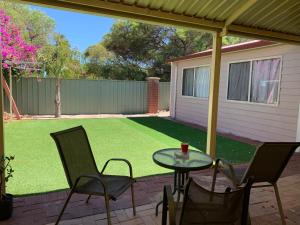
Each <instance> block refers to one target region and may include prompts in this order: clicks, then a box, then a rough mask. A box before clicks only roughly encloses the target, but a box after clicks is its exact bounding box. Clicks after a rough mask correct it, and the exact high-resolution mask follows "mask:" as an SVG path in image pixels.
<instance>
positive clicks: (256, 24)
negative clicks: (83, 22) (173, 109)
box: [0, 0, 300, 189]
mask: <svg viewBox="0 0 300 225" xmlns="http://www.w3.org/2000/svg"><path fill="white" fill-rule="evenodd" d="M18 1H19V2H23V3H30V4H37V5H41V6H46V7H55V8H62V9H68V10H75V11H80V12H85V13H92V14H99V15H107V16H112V17H120V18H128V19H134V20H137V21H145V22H149V23H154V24H164V25H173V26H180V27H186V28H193V29H198V30H205V31H209V32H212V33H213V50H212V63H211V80H210V92H209V108H208V129H207V152H208V153H209V154H210V155H211V156H212V157H213V158H215V157H216V130H217V114H218V96H219V83H220V62H221V46H222V36H224V35H228V34H230V35H239V36H246V37H252V38H255V39H265V40H270V41H275V42H285V43H291V44H298V45H299V44H300V1H299V0H259V1H258V0H197V1H196V0H51V1H48V0H18ZM0 57H1V54H0ZM0 60H1V58H0ZM1 66H2V64H1ZM0 70H1V71H2V68H1V67H0ZM1 71H0V76H1V73H2V72H1ZM1 87H2V79H0V89H1ZM173 94H174V93H171V95H173ZM1 105H3V96H2V92H0V106H1ZM0 118H3V107H0ZM3 127H4V126H3V120H1V121H0V156H1V155H3V154H4V147H5V146H4V130H3ZM1 188H3V189H4V185H3V186H2V187H1Z"/></svg>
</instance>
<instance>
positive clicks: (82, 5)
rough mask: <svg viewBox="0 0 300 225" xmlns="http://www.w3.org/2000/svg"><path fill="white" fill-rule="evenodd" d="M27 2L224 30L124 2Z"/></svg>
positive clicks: (213, 23)
mask: <svg viewBox="0 0 300 225" xmlns="http://www.w3.org/2000/svg"><path fill="white" fill-rule="evenodd" d="M19 1H21V2H25V3H31V4H36V5H42V6H45V7H56V8H65V9H71V10H73V11H79V12H89V13H92V14H98V15H106V16H110V17H118V18H120V17H121V18H129V19H133V20H138V21H144V22H145V21H148V22H150V23H154V24H166V25H174V26H181V27H189V28H193V29H199V30H206V31H210V32H214V31H220V30H222V28H223V26H224V23H223V22H218V21H210V20H207V19H202V18H196V17H192V16H186V15H180V14H175V13H170V12H165V11H162V10H157V9H150V8H144V7H139V6H136V5H126V4H123V3H122V2H108V1H101V0H64V1H62V0H52V1H47V0H19Z"/></svg>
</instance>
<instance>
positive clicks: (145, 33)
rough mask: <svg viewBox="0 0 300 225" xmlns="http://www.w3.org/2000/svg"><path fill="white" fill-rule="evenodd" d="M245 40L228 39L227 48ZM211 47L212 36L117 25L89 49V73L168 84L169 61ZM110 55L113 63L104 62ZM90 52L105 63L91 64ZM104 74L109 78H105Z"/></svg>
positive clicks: (184, 30)
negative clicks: (156, 80)
mask: <svg viewBox="0 0 300 225" xmlns="http://www.w3.org/2000/svg"><path fill="white" fill-rule="evenodd" d="M245 40H246V39H241V38H237V37H225V38H224V39H223V43H224V44H225V45H227V44H234V43H238V42H242V41H245ZM103 47H105V48H106V50H105V49H103ZM211 47H212V35H211V34H209V33H204V32H200V31H195V30H187V29H180V28H173V27H163V26H157V25H150V24H145V23H138V22H130V21H117V22H116V23H115V24H114V25H113V26H112V28H111V31H110V32H109V33H108V34H107V35H105V36H104V38H103V40H102V41H101V42H100V43H99V44H97V45H94V46H90V47H89V48H88V49H87V51H86V54H85V57H86V58H87V60H88V61H89V63H88V64H87V65H86V68H87V73H88V74H89V73H91V74H93V76H95V77H105V78H106V77H107V78H110V79H114V78H115V77H118V78H120V79H132V73H131V72H132V71H134V72H137V73H138V76H137V77H136V79H137V80H139V79H143V78H145V77H146V76H158V77H160V78H161V79H162V80H163V81H168V80H169V79H170V65H169V64H166V60H167V59H170V58H173V57H178V56H183V55H187V54H191V53H194V52H197V51H203V50H206V49H209V48H211ZM107 51H108V52H109V54H110V57H109V60H103V59H102V58H101V57H102V56H104V55H105V54H106V53H107ZM89 52H94V53H95V52H98V53H97V54H96V55H98V56H101V57H100V58H101V60H91V57H90V55H89ZM96 58H97V57H96ZM98 59H99V58H98ZM132 68H134V70H133V69H132ZM104 71H106V73H108V74H103V73H104ZM141 75H142V76H141ZM134 79H135V78H134Z"/></svg>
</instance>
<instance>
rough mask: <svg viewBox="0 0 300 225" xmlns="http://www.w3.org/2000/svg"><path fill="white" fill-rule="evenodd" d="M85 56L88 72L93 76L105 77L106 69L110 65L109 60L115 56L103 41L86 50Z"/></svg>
mask: <svg viewBox="0 0 300 225" xmlns="http://www.w3.org/2000/svg"><path fill="white" fill-rule="evenodd" d="M84 58H85V60H86V62H85V70H86V74H88V75H89V77H91V78H104V77H106V75H105V74H104V70H107V68H105V67H109V63H108V62H109V60H111V59H112V58H113V54H112V53H111V52H109V51H108V50H107V49H106V48H105V47H104V46H103V44H102V43H98V44H96V45H92V46H90V47H89V48H88V49H87V50H86V51H85V52H84ZM106 63H108V64H107V65H106Z"/></svg>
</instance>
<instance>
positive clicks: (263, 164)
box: [212, 142, 300, 225]
mask: <svg viewBox="0 0 300 225" xmlns="http://www.w3.org/2000/svg"><path fill="white" fill-rule="evenodd" d="M299 146H300V143H299V142H266V143H263V144H261V145H260V146H259V147H258V148H257V150H256V152H255V154H254V156H253V158H252V160H251V162H250V165H249V166H248V167H242V168H241V167H234V166H232V165H231V164H230V163H229V162H227V161H226V160H224V159H217V160H216V165H215V170H214V175H213V182H212V191H214V188H215V183H216V177H217V173H218V172H222V173H223V174H224V175H225V176H226V177H227V178H229V179H230V180H231V182H232V183H233V185H234V186H235V187H236V188H238V187H239V186H240V185H242V184H243V183H245V182H246V181H247V179H248V178H249V177H250V176H251V177H252V176H253V177H254V181H253V182H254V183H267V184H258V185H253V188H258V187H269V186H273V187H274V190H275V195H276V200H277V204H278V210H279V213H280V217H281V221H282V224H283V225H285V224H286V222H285V218H284V213H283V208H282V203H281V200H280V195H279V191H278V186H277V181H278V179H279V177H280V176H281V173H282V171H283V170H284V168H285V167H286V165H287V163H288V161H289V159H290V158H291V156H292V155H293V153H294V152H295V150H296V149H297V148H298V147H299Z"/></svg>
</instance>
